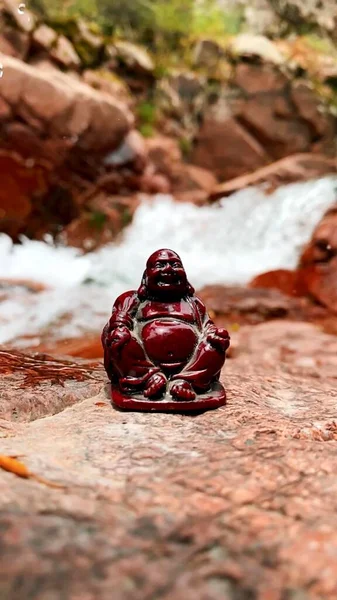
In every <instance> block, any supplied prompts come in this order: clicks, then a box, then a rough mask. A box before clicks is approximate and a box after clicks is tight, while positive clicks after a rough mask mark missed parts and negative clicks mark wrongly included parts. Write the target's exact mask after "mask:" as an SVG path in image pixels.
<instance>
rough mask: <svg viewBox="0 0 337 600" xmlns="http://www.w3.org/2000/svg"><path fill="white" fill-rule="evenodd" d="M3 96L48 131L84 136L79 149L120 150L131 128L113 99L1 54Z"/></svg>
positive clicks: (0, 93)
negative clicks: (118, 147) (119, 147)
mask: <svg viewBox="0 0 337 600" xmlns="http://www.w3.org/2000/svg"><path fill="white" fill-rule="evenodd" d="M0 60H1V63H2V67H3V77H2V78H1V84H0V98H2V99H3V100H5V101H6V102H7V103H8V104H9V106H10V107H12V108H13V112H14V113H15V114H16V115H17V116H18V117H20V119H22V120H23V121H24V122H27V123H28V124H29V121H30V118H31V119H32V120H33V122H34V125H35V126H36V127H38V128H40V129H41V130H42V131H43V132H44V133H47V132H48V133H49V135H51V136H52V135H54V136H57V137H61V138H62V137H67V136H77V137H78V138H79V137H80V140H79V144H80V146H81V148H83V149H85V150H87V151H104V150H108V149H109V148H110V149H113V148H116V147H117V146H118V145H119V143H120V142H121V141H122V139H123V137H124V136H125V135H126V134H127V132H128V131H129V129H130V128H131V125H132V116H131V114H130V113H129V111H128V110H127V108H126V107H125V106H124V105H123V104H121V103H119V102H118V101H117V100H115V99H114V98H113V97H111V96H108V95H106V94H103V93H100V92H98V91H96V90H94V89H92V88H91V87H89V86H87V85H85V84H83V83H81V82H80V81H77V80H76V79H74V78H72V77H69V76H67V75H65V74H63V73H61V72H60V73H57V74H56V72H54V71H53V72H48V71H46V70H41V69H38V68H35V67H32V66H30V65H27V64H24V63H22V62H21V61H19V60H16V59H15V58H11V57H9V56H5V55H0Z"/></svg>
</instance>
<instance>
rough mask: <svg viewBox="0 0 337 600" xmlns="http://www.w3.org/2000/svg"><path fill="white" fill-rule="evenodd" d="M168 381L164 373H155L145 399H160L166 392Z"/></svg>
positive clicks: (145, 392)
mask: <svg viewBox="0 0 337 600" xmlns="http://www.w3.org/2000/svg"><path fill="white" fill-rule="evenodd" d="M166 384H167V380H166V377H165V375H163V373H155V374H154V375H152V377H150V379H149V380H148V382H147V384H146V388H145V390H144V396H145V398H159V397H160V396H162V395H163V394H164V392H165V390H166Z"/></svg>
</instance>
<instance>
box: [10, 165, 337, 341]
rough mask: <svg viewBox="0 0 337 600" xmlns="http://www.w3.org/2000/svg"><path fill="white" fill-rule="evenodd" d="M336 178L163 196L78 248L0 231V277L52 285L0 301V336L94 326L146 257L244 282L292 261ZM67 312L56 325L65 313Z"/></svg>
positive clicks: (215, 278) (332, 195) (133, 282)
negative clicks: (89, 246)
mask: <svg viewBox="0 0 337 600" xmlns="http://www.w3.org/2000/svg"><path fill="white" fill-rule="evenodd" d="M336 189H337V178H333V177H326V178H322V179H320V180H317V181H311V182H307V183H300V184H292V185H288V186H284V187H282V188H279V189H278V190H277V191H276V192H274V193H273V194H271V195H265V194H264V193H263V191H262V190H261V189H256V188H250V189H246V190H243V191H240V192H238V193H236V194H234V195H232V196H231V197H230V198H225V199H223V200H222V201H221V202H220V203H219V204H217V205H213V206H208V207H203V208H197V207H196V206H194V205H192V204H182V203H175V202H174V201H173V200H172V198H170V197H168V196H157V197H156V198H155V199H154V200H151V201H150V200H147V201H144V202H143V204H142V205H141V206H140V208H139V209H138V210H137V212H136V215H135V218H134V220H133V223H132V224H131V225H130V226H129V227H128V229H127V230H126V231H125V234H124V236H123V239H122V241H121V243H120V244H118V245H116V244H111V245H109V246H106V247H105V248H103V249H101V250H98V251H96V252H93V253H91V254H86V255H82V254H81V252H80V251H78V250H76V249H74V248H65V247H54V246H53V245H51V244H48V243H44V242H37V241H30V240H24V242H23V244H22V245H13V244H12V242H11V241H10V240H9V238H8V237H7V236H5V235H0V277H5V278H25V279H31V280H34V281H37V282H41V283H45V284H47V285H48V286H50V287H51V289H50V290H49V291H46V292H42V293H40V294H35V295H32V294H30V295H28V294H24V293H23V292H22V293H21V294H15V297H14V298H13V299H11V300H5V301H3V302H2V303H1V304H0V343H3V342H6V341H8V340H11V339H14V338H15V337H17V336H20V335H22V334H29V335H34V334H37V333H38V332H39V331H41V329H43V328H44V327H47V326H50V325H51V324H55V323H57V331H58V335H59V336H60V337H71V336H76V335H81V334H82V333H83V332H85V331H90V330H97V329H99V328H100V327H101V326H102V325H103V324H104V322H105V321H106V319H107V318H108V316H109V312H110V310H111V305H112V303H113V301H114V299H115V298H116V296H117V295H118V294H120V293H121V292H122V291H125V290H127V289H134V288H135V287H138V285H139V282H140V278H141V275H142V272H143V270H144V266H145V262H146V259H147V258H148V256H149V255H150V254H151V253H152V252H153V251H154V250H157V249H158V248H163V247H168V248H172V249H173V250H175V251H177V252H178V253H179V254H180V255H181V257H182V259H183V262H184V265H185V267H186V270H187V274H188V278H189V279H190V281H191V282H192V284H193V285H194V286H195V287H196V288H199V287H201V286H203V285H205V284H210V283H224V284H244V283H247V282H248V281H249V280H250V279H251V278H252V277H254V276H255V275H257V274H259V273H263V272H265V271H268V270H270V269H278V268H290V269H291V268H294V267H295V266H296V264H297V261H298V257H299V255H300V252H301V249H302V248H303V245H304V244H305V243H306V242H307V241H308V240H309V239H310V237H311V235H312V232H313V229H314V227H315V226H316V225H317V223H318V222H319V220H320V219H321V218H322V216H323V214H324V213H325V211H326V210H327V209H328V208H329V207H330V206H331V205H332V204H334V202H335V201H336ZM69 312H72V313H73V317H72V318H71V319H70V321H69V319H68V320H67V322H66V323H65V324H64V325H62V319H61V318H62V316H63V315H65V314H66V313H69Z"/></svg>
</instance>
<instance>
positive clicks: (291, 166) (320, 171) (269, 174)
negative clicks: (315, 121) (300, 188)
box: [210, 153, 337, 200]
mask: <svg viewBox="0 0 337 600" xmlns="http://www.w3.org/2000/svg"><path fill="white" fill-rule="evenodd" d="M336 169H337V162H336V160H335V159H332V158H328V157H326V156H323V155H319V154H309V153H305V154H294V155H293V156H287V157H286V158H282V159H281V160H278V161H276V162H274V163H272V164H271V165H268V166H266V167H262V168H261V169H257V170H256V171H254V172H253V173H249V174H248V175H242V176H240V177H236V178H235V179H232V180H230V181H226V183H221V184H220V185H218V186H217V187H216V188H214V190H213V191H212V193H211V197H210V198H211V200H216V199H218V198H222V197H224V196H229V195H230V194H232V193H233V192H236V191H238V190H241V189H243V188H246V187H247V186H252V185H262V184H265V185H266V189H267V190H270V191H273V190H275V189H276V188H277V187H278V186H279V185H284V184H287V183H293V182H298V181H308V180H310V179H316V178H318V177H322V176H324V175H328V174H330V173H336Z"/></svg>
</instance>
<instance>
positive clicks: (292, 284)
mask: <svg viewBox="0 0 337 600" xmlns="http://www.w3.org/2000/svg"><path fill="white" fill-rule="evenodd" d="M249 287H251V288H265V289H266V288H271V289H276V290H280V291H281V292H283V293H284V294H286V295H287V296H300V295H301V294H300V286H299V282H298V277H297V273H296V271H289V270H287V269H277V270H275V271H268V272H267V273H262V274H261V275H258V276H257V277H254V279H253V280H252V281H251V282H250V284H249Z"/></svg>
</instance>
